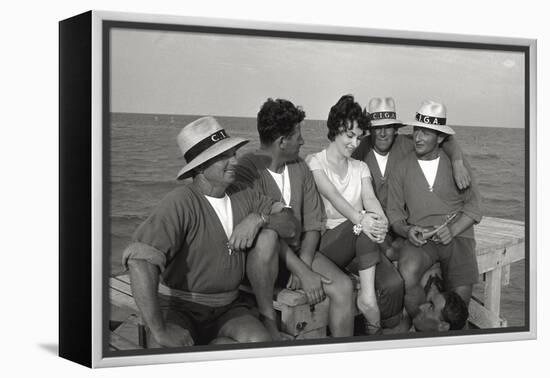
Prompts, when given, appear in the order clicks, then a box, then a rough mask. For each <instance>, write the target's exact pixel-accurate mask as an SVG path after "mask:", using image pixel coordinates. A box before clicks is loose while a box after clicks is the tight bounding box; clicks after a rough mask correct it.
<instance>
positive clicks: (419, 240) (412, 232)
mask: <svg viewBox="0 0 550 378" xmlns="http://www.w3.org/2000/svg"><path fill="white" fill-rule="evenodd" d="M426 231H429V229H427V228H424V227H419V226H412V227H411V228H409V232H408V235H407V237H408V239H409V241H410V242H411V244H412V245H414V246H415V247H421V246H423V245H424V244H426V240H425V239H424V237H423V236H422V233H423V232H426Z"/></svg>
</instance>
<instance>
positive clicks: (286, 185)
mask: <svg viewBox="0 0 550 378" xmlns="http://www.w3.org/2000/svg"><path fill="white" fill-rule="evenodd" d="M267 171H268V172H269V173H270V174H271V177H273V179H274V180H275V182H276V183H277V186H278V187H279V190H280V191H281V196H282V198H280V202H283V203H284V204H285V205H286V206H290V177H289V176H288V167H287V166H286V165H285V168H284V169H283V172H282V173H276V172H273V171H271V170H270V169H268V170H267Z"/></svg>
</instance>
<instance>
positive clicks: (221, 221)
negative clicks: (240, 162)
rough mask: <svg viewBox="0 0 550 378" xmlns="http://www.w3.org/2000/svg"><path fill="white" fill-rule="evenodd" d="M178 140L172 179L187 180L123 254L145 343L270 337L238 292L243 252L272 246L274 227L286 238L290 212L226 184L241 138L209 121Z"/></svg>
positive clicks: (158, 344) (168, 344) (191, 126)
mask: <svg viewBox="0 0 550 378" xmlns="http://www.w3.org/2000/svg"><path fill="white" fill-rule="evenodd" d="M177 141H178V144H179V147H180V149H181V152H182V154H183V156H184V157H185V160H186V162H187V164H186V165H185V166H184V167H183V168H182V169H181V170H180V172H179V173H178V175H177V179H178V180H182V179H186V178H192V182H190V183H184V184H182V185H181V186H179V187H178V188H177V189H175V190H173V191H172V192H171V193H169V194H168V195H167V196H166V197H165V198H164V199H163V200H162V201H161V202H160V204H159V205H158V206H157V208H156V209H155V210H154V211H153V213H152V214H151V215H150V216H149V217H148V218H147V219H146V220H145V221H144V222H143V223H142V224H141V225H140V226H139V228H138V229H137V231H136V232H135V234H134V235H133V240H132V243H131V244H130V245H129V246H128V248H127V249H126V250H125V251H124V255H123V262H124V265H125V266H127V267H129V270H130V278H131V285H132V292H133V294H134V298H135V301H136V303H137V306H138V308H139V310H140V312H141V315H142V318H143V320H144V322H145V324H146V326H147V329H148V340H147V343H148V346H149V347H178V346H189V345H193V344H205V343H235V342H259V341H269V340H271V337H270V335H269V333H268V332H267V330H266V329H265V328H264V326H263V324H262V323H261V322H260V321H259V320H258V319H257V317H255V316H254V315H253V312H252V311H251V306H250V304H249V303H247V302H246V301H245V300H244V299H243V298H241V297H240V295H239V290H238V287H239V284H240V282H241V280H242V278H243V276H244V273H245V272H244V267H245V255H244V254H243V253H242V251H245V250H246V249H247V248H249V247H251V246H252V245H255V247H256V248H262V247H263V246H265V248H273V245H274V243H275V242H276V240H277V233H280V234H281V235H283V236H286V237H292V236H293V235H294V233H295V232H296V230H295V224H296V223H295V221H294V220H293V216H292V215H291V214H290V212H288V211H281V210H282V206H280V205H279V204H277V203H275V202H274V201H273V200H272V199H269V198H267V197H265V196H262V195H260V194H258V193H257V192H254V191H251V190H241V191H239V192H236V193H231V192H228V191H227V190H226V189H227V188H228V186H229V185H230V184H231V183H232V182H233V181H234V180H235V164H236V159H235V152H236V150H237V149H239V148H240V147H242V146H243V145H244V144H246V143H247V142H248V141H247V140H245V139H242V138H236V137H230V136H229V135H228V133H227V131H226V130H224V129H223V128H222V127H221V126H220V125H219V124H218V122H217V121H216V119H214V118H212V117H203V118H200V119H198V120H196V121H194V122H192V123H190V124H189V125H187V126H185V127H184V128H183V129H182V130H181V132H180V133H179V135H178V138H177ZM277 211H278V212H277ZM275 212H277V213H275ZM276 232H277V233H276Z"/></svg>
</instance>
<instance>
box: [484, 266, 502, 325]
mask: <svg viewBox="0 0 550 378" xmlns="http://www.w3.org/2000/svg"><path fill="white" fill-rule="evenodd" d="M501 282H502V268H501V267H498V268H496V269H493V270H491V271H489V272H487V274H486V276H485V300H484V304H485V307H487V309H488V310H489V311H491V312H492V313H493V314H495V315H496V316H499V315H500V294H501V286H500V284H501Z"/></svg>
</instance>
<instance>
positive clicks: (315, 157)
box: [306, 150, 371, 229]
mask: <svg viewBox="0 0 550 378" xmlns="http://www.w3.org/2000/svg"><path fill="white" fill-rule="evenodd" d="M306 162H307V163H308V165H309V169H311V170H312V171H315V170H319V169H320V170H322V171H323V172H325V174H326V175H327V177H328V179H329V180H330V181H331V182H332V184H333V185H334V186H335V188H336V190H338V192H340V194H342V196H343V197H344V199H345V200H346V201H348V202H349V204H350V205H351V206H352V207H353V208H354V209H357V211H361V210H363V201H362V198H361V188H362V180H363V179H364V178H366V177H371V174H370V171H369V167H368V166H367V164H366V163H365V162H363V161H360V160H355V159H351V158H349V159H348V171H347V172H346V175H345V176H344V177H343V178H341V177H340V176H339V175H338V174H336V173H335V172H333V171H332V170H330V168H329V165H328V161H327V154H326V150H323V151H321V152H317V153H316V154H311V155H309V156H308V157H307V158H306ZM321 198H322V199H323V203H324V205H325V210H326V213H327V228H329V229H330V228H335V227H336V226H338V225H340V224H341V223H343V222H345V221H346V220H347V218H346V217H344V216H343V215H342V214H340V212H339V211H338V210H336V209H335V208H334V206H332V204H331V203H330V201H329V200H328V199H327V198H325V197H324V196H323V195H321Z"/></svg>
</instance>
